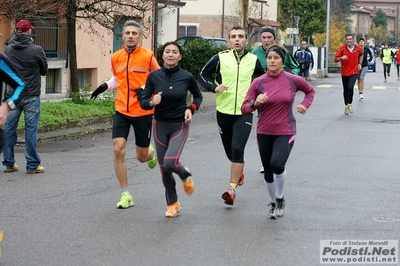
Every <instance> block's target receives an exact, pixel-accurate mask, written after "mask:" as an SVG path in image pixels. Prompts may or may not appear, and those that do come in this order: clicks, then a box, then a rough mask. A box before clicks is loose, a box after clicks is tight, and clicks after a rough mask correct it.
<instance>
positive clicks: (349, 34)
mask: <svg viewBox="0 0 400 266" xmlns="http://www.w3.org/2000/svg"><path fill="white" fill-rule="evenodd" d="M349 36H351V38H352V39H354V36H353V34H351V33H347V34H346V36H344V38H347V37H349Z"/></svg>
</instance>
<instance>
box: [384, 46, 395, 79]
mask: <svg viewBox="0 0 400 266" xmlns="http://www.w3.org/2000/svg"><path fill="white" fill-rule="evenodd" d="M393 57H394V53H393V51H392V50H391V49H390V48H389V45H388V44H387V43H386V44H385V47H384V48H383V49H382V50H381V60H382V63H383V76H384V77H385V79H384V80H383V82H386V81H387V79H386V73H387V76H388V77H390V66H391V65H392V58H393Z"/></svg>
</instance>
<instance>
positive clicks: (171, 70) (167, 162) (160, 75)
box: [140, 42, 203, 217]
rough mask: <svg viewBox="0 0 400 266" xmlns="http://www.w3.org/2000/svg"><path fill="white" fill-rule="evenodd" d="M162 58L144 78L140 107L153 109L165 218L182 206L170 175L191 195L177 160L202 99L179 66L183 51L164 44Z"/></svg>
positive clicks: (190, 184)
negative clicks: (187, 99) (175, 175)
mask: <svg viewBox="0 0 400 266" xmlns="http://www.w3.org/2000/svg"><path fill="white" fill-rule="evenodd" d="M162 58H163V60H164V65H163V66H162V68H160V69H158V70H155V71H153V72H151V73H150V74H149V76H148V77H147V81H146V86H145V88H144V90H143V94H142V97H141V104H140V105H141V107H142V108H143V109H145V110H148V109H151V108H154V120H155V121H154V124H153V132H154V143H155V147H156V153H157V159H158V164H159V166H160V169H161V176H162V181H163V184H164V187H165V197H166V200H167V212H166V213H165V216H166V217H175V216H176V215H178V212H179V211H180V209H181V205H180V203H179V202H178V195H177V193H176V183H175V179H174V177H173V174H172V173H175V174H177V175H178V176H179V177H180V179H181V180H182V185H183V187H184V189H185V192H186V194H188V195H190V194H192V192H193V190H194V183H193V180H192V174H191V173H190V172H189V169H188V168H186V167H184V166H183V164H182V163H181V162H180V161H179V157H180V155H181V153H182V149H183V146H184V145H185V143H186V140H187V138H188V135H189V124H190V123H191V122H192V115H193V114H194V113H195V112H196V110H198V109H199V107H200V104H201V102H202V100H203V96H202V94H201V92H200V89H199V87H198V86H197V82H196V79H195V78H194V77H193V75H192V74H190V73H189V72H187V71H186V70H183V69H182V68H180V67H179V61H180V60H181V59H182V50H181V47H180V46H179V45H178V44H177V43H175V42H167V43H165V44H164V45H163V47H162ZM188 91H189V92H191V93H192V94H193V102H192V103H191V104H189V105H187V103H186V98H187V93H188ZM153 95H154V97H153V98H152V96H153Z"/></svg>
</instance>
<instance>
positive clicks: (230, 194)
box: [221, 187, 236, 205]
mask: <svg viewBox="0 0 400 266" xmlns="http://www.w3.org/2000/svg"><path fill="white" fill-rule="evenodd" d="M221 197H222V199H223V200H225V204H228V205H233V203H234V201H235V198H236V190H235V189H234V188H233V187H229V188H228V189H227V190H226V191H225V192H224V194H222V196H221Z"/></svg>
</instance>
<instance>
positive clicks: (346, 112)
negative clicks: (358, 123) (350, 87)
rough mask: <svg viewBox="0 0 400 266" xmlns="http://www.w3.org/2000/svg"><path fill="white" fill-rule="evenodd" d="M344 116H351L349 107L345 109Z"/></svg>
mask: <svg viewBox="0 0 400 266" xmlns="http://www.w3.org/2000/svg"><path fill="white" fill-rule="evenodd" d="M344 114H345V115H348V114H349V107H348V106H347V105H346V106H345V107H344Z"/></svg>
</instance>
